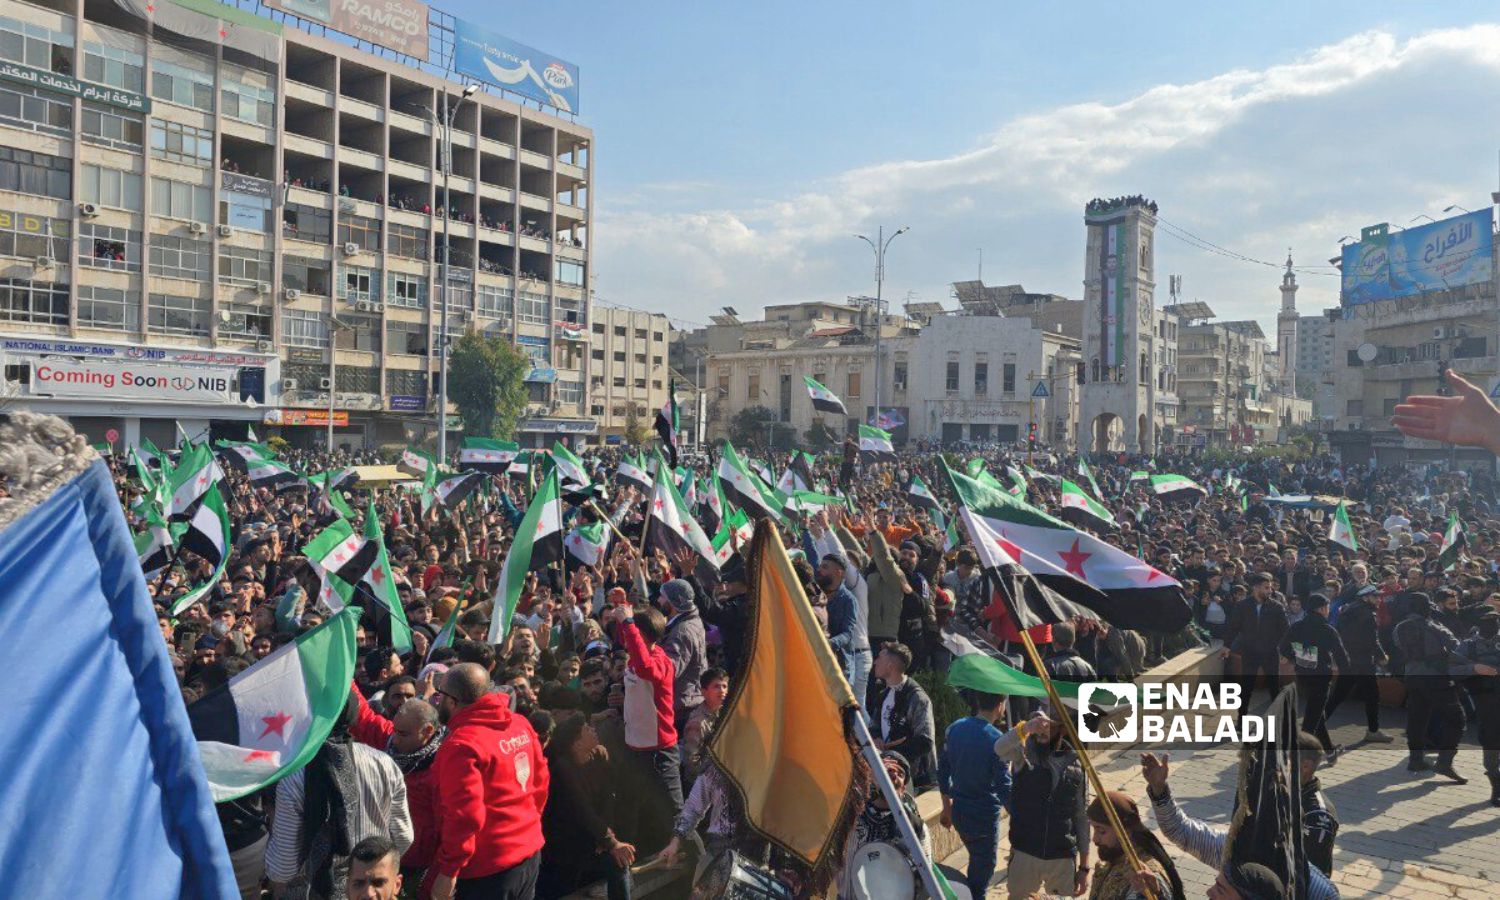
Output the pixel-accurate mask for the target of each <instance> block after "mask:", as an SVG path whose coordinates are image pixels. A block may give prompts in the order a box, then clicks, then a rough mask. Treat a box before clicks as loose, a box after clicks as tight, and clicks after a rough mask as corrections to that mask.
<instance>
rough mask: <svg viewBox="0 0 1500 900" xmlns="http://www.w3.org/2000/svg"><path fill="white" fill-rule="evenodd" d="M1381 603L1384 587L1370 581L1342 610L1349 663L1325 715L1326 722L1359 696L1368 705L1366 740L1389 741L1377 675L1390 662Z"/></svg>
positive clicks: (1342, 634)
mask: <svg viewBox="0 0 1500 900" xmlns="http://www.w3.org/2000/svg"><path fill="white" fill-rule="evenodd" d="M1379 606H1380V590H1379V589H1378V588H1376V587H1375V585H1373V584H1369V583H1368V582H1367V583H1366V584H1365V585H1364V589H1363V590H1362V591H1360V592H1359V593H1356V594H1355V595H1353V597H1352V598H1351V599H1349V600H1347V601H1346V602H1345V603H1344V605H1343V607H1342V608H1341V609H1340V610H1339V625H1338V632H1339V638H1340V640H1342V641H1343V643H1344V653H1345V655H1346V656H1347V657H1348V658H1349V663H1348V665H1346V666H1344V667H1343V668H1341V669H1340V670H1339V678H1338V681H1336V682H1335V683H1334V685H1333V693H1332V695H1331V696H1330V697H1329V698H1328V706H1327V707H1326V708H1325V710H1324V713H1323V718H1324V721H1325V722H1326V721H1327V720H1328V719H1330V718H1332V717H1333V712H1334V710H1336V709H1338V708H1339V705H1340V704H1342V703H1343V702H1344V701H1345V700H1347V699H1348V698H1349V697H1350V696H1351V695H1356V696H1358V697H1359V699H1360V700H1361V701H1363V703H1364V705H1365V728H1366V731H1365V741H1366V742H1367V743H1372V744H1389V743H1390V742H1391V740H1392V738H1391V736H1390V735H1388V734H1386V733H1385V732H1383V731H1381V730H1380V685H1379V683H1378V681H1377V679H1376V675H1375V672H1376V670H1377V669H1379V668H1380V667H1381V666H1383V665H1385V664H1386V663H1387V662H1389V661H1390V658H1389V657H1388V656H1387V655H1386V651H1385V647H1384V646H1382V645H1381V643H1380V625H1379V622H1378V620H1377V615H1376V613H1377V608H1378V607H1379Z"/></svg>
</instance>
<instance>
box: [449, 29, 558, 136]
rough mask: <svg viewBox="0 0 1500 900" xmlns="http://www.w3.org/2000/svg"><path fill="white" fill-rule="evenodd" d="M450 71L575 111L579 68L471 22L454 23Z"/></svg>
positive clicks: (550, 104)
mask: <svg viewBox="0 0 1500 900" xmlns="http://www.w3.org/2000/svg"><path fill="white" fill-rule="evenodd" d="M453 38H454V45H453V69H454V71H456V72H459V73H461V74H464V75H470V76H473V77H474V78H478V79H479V80H480V81H483V82H486V83H488V84H493V85H496V86H498V87H502V88H505V89H506V90H510V91H515V92H516V93H518V94H523V95H525V96H527V97H530V98H531V99H533V100H536V101H539V102H541V103H546V104H547V105H549V106H555V107H557V108H558V109H560V110H562V111H563V112H570V113H576V112H578V67H577V66H575V65H573V64H572V63H570V62H564V61H562V60H560V59H557V58H556V57H554V56H552V55H551V54H548V53H543V52H542V51H540V50H535V49H532V48H531V47H528V46H526V45H525V44H518V43H516V42H515V41H513V40H511V39H510V38H508V37H504V36H502V35H498V34H495V33H494V32H493V31H490V30H488V29H485V28H481V27H480V26H478V25H475V24H474V23H472V22H465V21H464V20H463V19H455V20H454V22H453Z"/></svg>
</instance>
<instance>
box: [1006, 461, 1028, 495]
mask: <svg viewBox="0 0 1500 900" xmlns="http://www.w3.org/2000/svg"><path fill="white" fill-rule="evenodd" d="M1005 474H1006V475H1008V476H1010V487H1009V488H1008V490H1009V491H1010V494H1011V496H1012V497H1025V496H1026V476H1025V475H1022V474H1021V472H1020V470H1019V469H1017V468H1016V467H1015V466H1006V467H1005Z"/></svg>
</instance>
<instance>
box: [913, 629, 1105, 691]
mask: <svg viewBox="0 0 1500 900" xmlns="http://www.w3.org/2000/svg"><path fill="white" fill-rule="evenodd" d="M942 642H943V647H944V649H946V650H947V651H948V652H949V653H952V654H953V662H952V663H950V664H949V666H948V684H949V686H951V687H955V688H969V689H970V690H975V691H983V692H984V693H986V694H1005V695H1006V696H1010V697H1036V698H1038V699H1042V700H1045V699H1047V688H1046V686H1045V685H1043V684H1042V680H1041V679H1040V678H1037V677H1036V676H1035V675H1028V674H1026V673H1025V672H1023V671H1021V670H1020V669H1017V668H1015V667H1014V666H1012V665H1010V664H1009V663H1007V662H1005V661H1004V660H1003V659H1000V658H999V656H998V654H996V655H994V656H992V655H990V653H989V652H988V650H986V648H984V647H981V646H979V645H978V644H976V643H974V642H973V641H971V640H969V639H968V638H967V637H965V636H963V635H961V634H958V633H957V632H952V631H945V632H943V633H942ZM1052 686H1053V687H1054V688H1056V689H1057V695H1058V696H1059V697H1061V698H1062V701H1063V702H1064V703H1068V704H1069V705H1070V706H1071V705H1073V704H1072V703H1070V702H1069V701H1075V702H1076V701H1077V700H1078V683H1077V682H1074V681H1057V680H1053V682H1052Z"/></svg>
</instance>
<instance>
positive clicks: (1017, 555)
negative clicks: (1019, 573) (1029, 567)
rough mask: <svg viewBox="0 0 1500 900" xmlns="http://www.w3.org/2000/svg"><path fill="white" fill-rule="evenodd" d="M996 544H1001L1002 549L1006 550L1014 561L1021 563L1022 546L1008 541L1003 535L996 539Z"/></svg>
mask: <svg viewBox="0 0 1500 900" xmlns="http://www.w3.org/2000/svg"><path fill="white" fill-rule="evenodd" d="M995 543H997V544H999V545H1000V549H1001V550H1004V551H1005V552H1006V554H1007V555H1008V556H1010V558H1011V559H1012V560H1014V561H1015V562H1017V563H1019V562H1020V561H1021V546H1020V545H1019V544H1015V543H1012V542H1011V541H1008V540H1006V539H1005V535H1003V534H1002V535H1001V536H1000V537H998V538H996V539H995Z"/></svg>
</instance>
